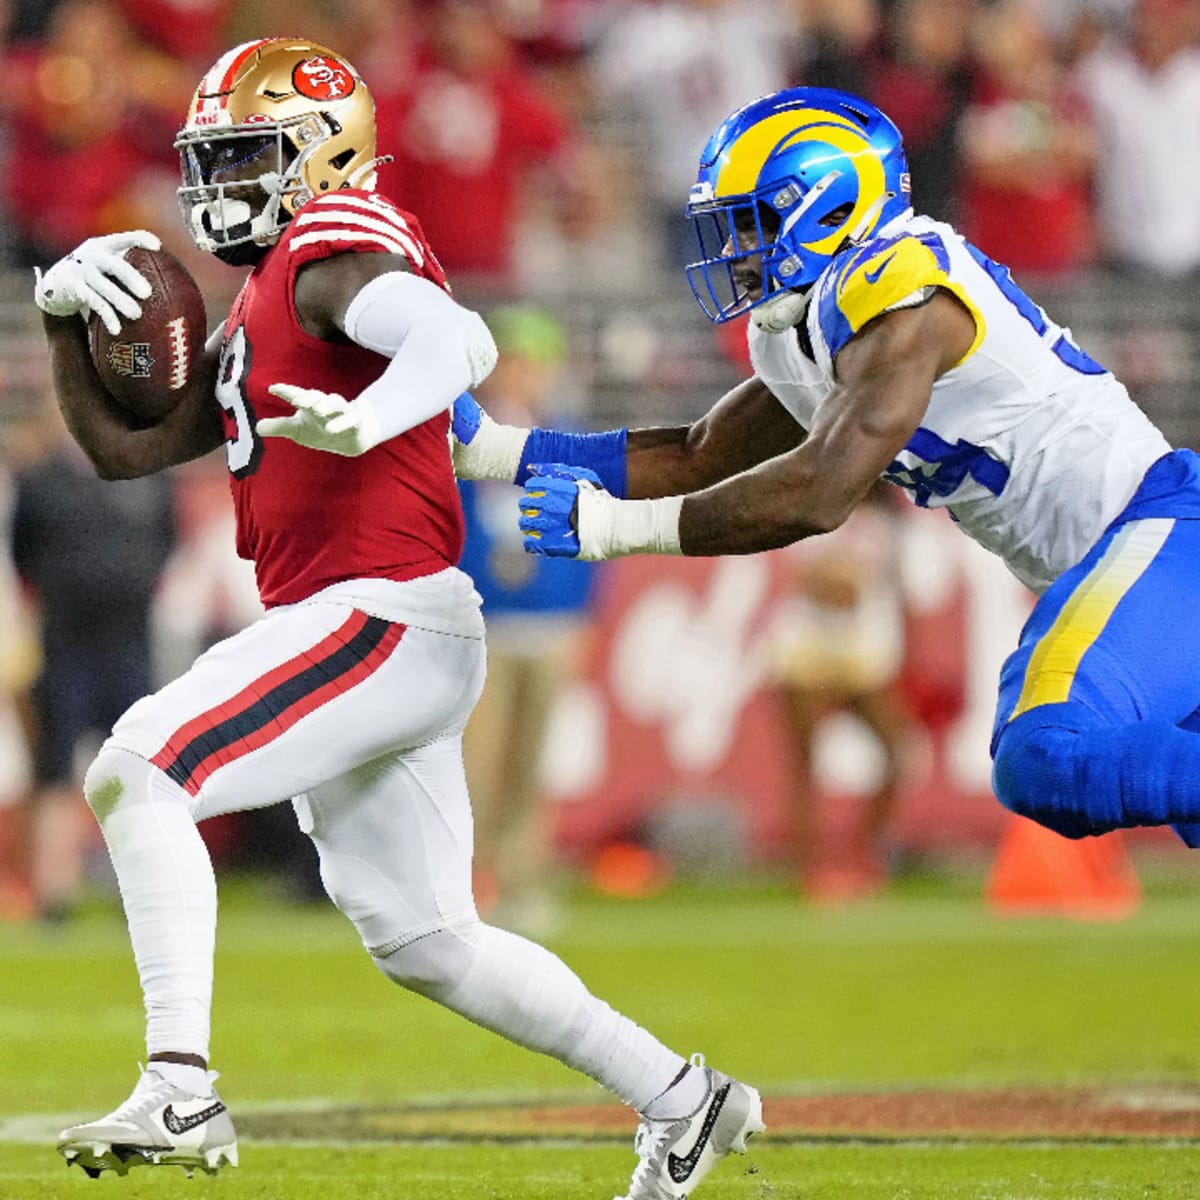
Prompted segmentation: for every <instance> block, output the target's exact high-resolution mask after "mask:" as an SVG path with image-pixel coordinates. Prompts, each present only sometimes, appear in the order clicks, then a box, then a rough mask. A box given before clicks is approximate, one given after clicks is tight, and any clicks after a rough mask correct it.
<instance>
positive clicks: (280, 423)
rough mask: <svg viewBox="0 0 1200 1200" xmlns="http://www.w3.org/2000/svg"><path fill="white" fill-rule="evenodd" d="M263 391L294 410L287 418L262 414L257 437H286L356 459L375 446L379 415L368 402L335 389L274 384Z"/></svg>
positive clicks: (309, 446)
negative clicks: (349, 398) (323, 389)
mask: <svg viewBox="0 0 1200 1200" xmlns="http://www.w3.org/2000/svg"><path fill="white" fill-rule="evenodd" d="M267 391H268V392H270V393H271V395H272V396H278V397H279V399H280V400H286V401H287V403H288V404H290V405H291V406H292V407H293V408H294V409H295V410H296V412H295V414H294V415H293V416H290V417H263V418H262V419H261V420H260V421H259V422H258V424H257V425H256V426H255V429H257V430H258V434H259V436H260V437H285V438H290V439H291V440H292V441H293V442H295V443H296V444H297V445H300V446H307V447H308V448H309V449H310V450H324V451H326V452H327V453H329V454H341V455H344V456H345V457H346V458H357V457H358V456H359V455H360V454H366V452H367V451H368V450H370V449H372V448H373V447H375V446H377V445H379V443H380V441H381V440H382V433H381V432H380V428H379V417H378V415H377V414H376V412H375V410H374V409H373V408H372V407H371V405H370V404H369V403H366V402H364V401H361V400H347V399H346V398H345V397H344V396H339V395H338V394H337V393H336V392H322V391H318V390H317V389H316V388H302V387H295V386H294V385H292V384H290V383H274V384H272V385H271V386H270V387H269V388H267Z"/></svg>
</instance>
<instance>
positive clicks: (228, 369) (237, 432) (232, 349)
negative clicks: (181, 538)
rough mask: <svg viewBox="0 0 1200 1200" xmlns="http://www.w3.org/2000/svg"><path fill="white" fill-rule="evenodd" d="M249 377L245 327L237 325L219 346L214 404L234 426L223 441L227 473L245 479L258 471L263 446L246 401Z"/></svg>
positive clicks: (248, 352) (248, 402) (251, 411)
mask: <svg viewBox="0 0 1200 1200" xmlns="http://www.w3.org/2000/svg"><path fill="white" fill-rule="evenodd" d="M249 374H250V343H249V342H248V341H247V340H246V329H245V326H243V325H239V326H238V327H237V329H236V330H235V331H234V334H233V337H231V338H227V339H226V340H225V344H224V345H223V346H222V347H221V365H220V368H219V370H218V371H217V403H218V404H220V406H221V407H222V408H223V409H224V410H225V412H226V414H227V415H228V417H229V419H230V420H231V421H232V422H233V424H234V434H233V436H232V437H230V438H227V439H226V441H225V456H226V458H227V459H228V461H229V473H230V474H231V475H232V476H233V477H234V478H235V479H244V478H245V477H246V476H247V475H253V474H254V472H255V471H257V470H258V464H259V460H260V459H261V458H262V452H263V443H262V438H260V437H259V436H258V434H257V432H256V431H255V429H254V426H255V423H256V421H257V418H256V417H255V415H254V410H253V409H252V408H251V407H250V401H249V400H247V399H246V385H245V380H246V377H247V376H248V375H249Z"/></svg>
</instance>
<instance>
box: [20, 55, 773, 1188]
mask: <svg viewBox="0 0 1200 1200" xmlns="http://www.w3.org/2000/svg"><path fill="white" fill-rule="evenodd" d="M177 146H178V148H179V150H180V153H181V156H182V162H183V176H184V181H183V186H182V187H181V189H180V200H181V204H182V208H183V215H184V220H185V222H186V224H187V227H188V229H189V230H190V232H191V234H192V237H193V238H194V240H195V242H196V244H197V245H198V246H200V247H202V248H203V249H205V250H208V251H211V252H212V253H214V254H216V255H218V256H219V257H221V258H222V259H224V260H225V261H227V262H230V263H233V264H244V265H251V264H252V265H253V270H252V271H251V273H250V275H249V277H248V278H247V280H246V283H245V286H244V287H243V289H242V291H241V294H240V295H239V296H238V298H237V300H236V302H235V303H234V306H233V309H232V311H231V313H230V314H229V317H228V319H227V320H226V322H225V325H224V327H223V329H222V330H221V331H220V333H219V334H218V335H216V336H214V338H212V339H211V340H210V343H209V347H208V350H207V352H206V359H205V369H204V370H203V371H200V372H197V373H196V377H195V382H194V385H193V386H192V387H191V388H190V389H189V392H188V394H187V395H186V396H185V397H184V399H183V400H182V402H181V403H180V404H179V405H178V406H177V407H176V408H175V409H173V410H172V411H171V412H170V413H169V414H167V415H166V416H165V417H163V418H161V419H160V420H159V421H158V422H157V423H155V424H153V425H149V426H146V425H144V424H139V423H137V422H133V421H131V420H129V419H127V418H125V417H123V416H122V413H121V411H120V409H119V408H117V407H116V406H115V404H114V403H113V402H112V400H111V398H110V397H108V396H107V393H105V391H104V389H103V386H102V385H101V383H100V379H99V376H98V375H97V373H96V370H95V368H94V366H93V365H92V361H91V359H90V357H89V354H88V347H87V338H86V329H85V324H84V322H83V321H81V320H79V319H78V316H79V315H80V314H86V313H87V312H89V311H94V312H96V313H97V314H98V315H99V316H100V317H101V319H102V320H104V321H105V324H106V325H108V326H109V327H110V328H113V329H118V330H119V327H120V320H121V317H123V316H124V317H134V316H137V315H138V312H139V307H138V304H137V299H138V298H139V297H141V298H144V297H145V296H146V295H147V294H148V287H147V285H146V283H145V280H144V279H143V278H142V277H141V276H140V275H138V274H137V273H136V272H135V271H133V270H132V268H131V267H130V266H129V264H128V263H126V262H125V261H124V260H123V258H122V252H123V251H124V250H126V249H128V247H130V246H131V245H141V246H146V247H149V248H154V247H155V246H156V245H157V239H156V238H155V237H154V236H153V235H152V234H148V233H145V232H141V231H139V232H134V233H131V234H117V235H112V236H110V237H106V238H99V239H93V240H91V241H89V242H86V243H84V244H83V245H82V246H80V247H79V248H78V249H77V250H76V251H75V252H73V254H71V255H69V256H68V257H67V258H65V259H63V260H62V261H60V262H59V263H57V264H55V265H54V266H53V267H52V268H51V269H50V270H49V271H48V272H47V273H46V274H45V276H39V278H38V281H37V285H36V292H35V298H36V300H37V303H38V304H39V306H40V307H41V308H42V309H43V310H44V312H45V313H46V317H45V327H46V333H47V337H48V339H49V345H50V358H51V364H52V369H53V375H54V381H55V387H56V390H57V394H58V398H59V402H60V404H61V406H62V409H63V412H64V413H65V415H66V418H67V421H68V424H69V425H70V427H71V429H72V431H73V433H74V435H75V437H76V439H77V440H78V441H79V443H80V444H81V445H82V446H83V448H84V449H85V450H86V451H87V453H88V454H89V456H90V457H91V459H92V461H93V463H94V464H95V465H96V468H97V470H98V471H99V472H100V473H101V474H102V475H104V476H106V477H110V478H125V477H132V476H140V475H145V474H149V473H151V472H154V471H158V470H161V469H163V468H164V467H168V466H170V465H172V464H175V463H181V462H185V461H187V460H189V459H192V458H196V457H198V456H199V455H202V454H205V453H207V452H209V451H211V450H214V449H216V448H217V447H218V446H221V445H224V446H225V450H226V454H227V456H228V463H229V473H230V483H231V488H232V492H233V500H234V506H235V510H236V515H237V537H238V550H239V552H240V553H241V554H242V555H243V556H246V557H248V558H252V559H253V560H254V563H255V566H256V570H257V575H258V583H259V588H260V592H261V595H262V599H263V601H264V603H265V604H266V606H267V608H268V612H267V615H266V616H265V617H264V618H263V619H261V620H260V621H258V622H256V623H255V624H254V625H252V626H251V627H249V628H248V629H246V630H245V631H243V632H242V633H240V634H238V635H236V636H234V637H232V638H230V639H228V640H227V641H224V642H221V643H219V644H218V645H216V646H214V647H213V648H212V649H211V650H209V651H207V652H206V653H205V654H203V655H202V656H201V657H200V658H199V659H198V660H197V661H196V663H195V664H194V665H193V667H192V668H191V669H190V670H189V671H188V672H187V673H186V674H184V675H183V676H182V677H181V678H179V679H177V680H175V681H174V682H173V683H170V684H168V685H167V686H166V687H164V688H163V689H162V690H161V691H159V692H158V693H157V694H155V695H153V696H150V697H148V698H146V699H144V700H142V701H140V702H139V703H137V704H136V705H134V707H133V708H132V709H130V710H129V712H128V713H127V714H126V715H125V716H124V717H122V718H121V720H120V721H118V723H117V725H116V727H115V728H114V730H113V732H112V735H111V737H110V738H109V739H108V740H107V741H106V742H105V744H104V746H103V747H102V748H101V750H100V753H99V755H98V756H97V758H96V760H95V762H94V763H93V764H92V766H91V769H90V770H89V772H88V774H87V778H86V781H85V790H86V793H87V797H88V801H89V803H90V804H91V806H92V808H93V810H94V812H95V813H96V816H97V818H98V820H99V823H100V826H101V828H102V829H103V832H104V836H105V839H106V841H107V844H108V848H109V852H110V855H111V857H112V860H113V864H114V866H115V868H116V872H117V877H118V880H119V882H120V887H121V895H122V899H123V902H124V905H125V912H126V917H127V919H128V923H129V929H130V935H131V939H132V943H133V950H134V956H135V959H136V961H137V966H138V971H139V974H140V978H141V983H142V989H143V992H144V996H145V1002H146V1013H147V1053H148V1063H147V1067H146V1069H145V1070H144V1071H143V1073H142V1075H141V1077H140V1079H139V1081H138V1084H137V1086H136V1088H135V1089H134V1091H133V1094H132V1095H131V1096H130V1097H129V1099H128V1100H127V1101H126V1102H125V1103H124V1104H122V1105H121V1106H120V1107H119V1108H117V1109H116V1110H115V1111H114V1112H112V1113H110V1114H109V1115H108V1116H106V1117H102V1118H101V1119H100V1120H97V1121H92V1122H88V1123H86V1124H82V1125H76V1126H73V1127H71V1128H70V1129H67V1130H65V1131H64V1132H63V1134H62V1136H61V1138H60V1140H59V1150H60V1151H61V1152H62V1154H63V1155H64V1156H65V1157H66V1159H67V1160H68V1162H78V1163H79V1164H80V1165H81V1166H82V1167H83V1168H84V1170H85V1171H87V1172H88V1173H89V1174H92V1175H96V1174H99V1173H100V1172H101V1171H103V1170H105V1169H111V1170H114V1171H116V1172H118V1173H120V1174H124V1173H125V1172H126V1171H127V1170H128V1169H129V1167H130V1166H131V1165H137V1164H141V1163H150V1164H158V1163H177V1164H179V1165H182V1166H183V1167H185V1168H186V1169H187V1170H188V1171H189V1172H190V1171H191V1170H193V1169H195V1168H197V1167H199V1168H200V1169H202V1170H205V1171H209V1172H213V1171H216V1170H217V1169H219V1168H220V1167H221V1166H222V1165H223V1164H225V1163H227V1162H228V1163H234V1162H236V1155H237V1151H236V1139H235V1135H234V1129H233V1125H232V1123H231V1121H230V1118H229V1115H228V1113H227V1112H226V1111H225V1107H224V1105H223V1103H222V1102H221V1100H220V1099H219V1097H218V1096H217V1093H216V1092H215V1091H214V1090H213V1085H212V1081H213V1079H214V1078H215V1075H214V1073H213V1072H210V1071H209V1069H208V1050H209V1025H210V1015H209V1014H210V1000H211V987H212V967H213V963H212V952H213V942H214V937H215V930H216V891H215V885H214V880H213V873H212V868H211V864H210V862H209V859H208V855H207V853H206V850H205V847H204V843H203V842H202V840H201V838H200V836H199V833H198V832H197V830H196V822H197V821H198V820H200V819H201V818H204V817H209V816H213V815H216V814H218V813H226V812H232V811H236V810H244V809H250V808H254V807H258V806H262V805H267V804H274V803H277V802H279V801H282V800H286V799H291V800H292V803H293V804H294V806H295V809H296V812H297V815H298V819H299V821H300V824H301V827H302V828H303V829H304V831H305V832H306V833H307V834H308V835H309V836H310V837H311V838H312V840H313V842H314V843H315V844H316V846H317V849H318V851H319V853H320V858H321V872H322V878H323V880H324V883H325V886H326V888H327V890H328V892H329V894H330V896H331V897H332V898H333V900H334V902H335V903H336V904H337V906H338V907H339V908H340V909H341V910H342V911H343V912H344V913H345V914H346V915H347V916H348V917H349V918H350V919H351V920H352V921H353V922H354V924H355V925H356V926H357V928H358V931H359V933H360V935H361V937H362V940H363V943H364V945H365V947H366V949H367V951H368V952H369V953H370V954H371V956H372V957H373V959H374V961H375V962H376V964H377V965H378V966H379V968H380V970H382V971H383V973H384V974H385V975H387V976H388V978H390V979H392V980H394V981H395V982H397V983H399V984H401V985H402V986H404V987H407V988H411V989H413V990H415V991H417V992H420V993H421V994H423V995H426V996H428V997H430V998H432V999H434V1000H436V1001H438V1002H439V1003H441V1004H444V1005H445V1006H447V1007H448V1008H451V1009H453V1010H454V1011H456V1012H458V1013H461V1014H462V1015H463V1016H465V1017H467V1018H468V1019H469V1020H471V1021H474V1022H476V1023H477V1024H480V1025H482V1026H484V1027H486V1028H488V1029H491V1030H494V1031H495V1032H497V1033H500V1034H502V1035H504V1036H506V1037H508V1038H509V1039H511V1040H512V1041H515V1042H517V1043H519V1044H520V1045H523V1046H527V1047H529V1048H531V1049H535V1050H540V1051H542V1052H544V1053H546V1054H550V1055H552V1056H554V1057H556V1058H558V1059H559V1060H561V1061H562V1062H564V1063H566V1064H568V1065H570V1066H572V1067H574V1068H576V1069H578V1070H580V1071H582V1072H584V1073H585V1074H587V1075H589V1076H590V1077H591V1078H593V1079H595V1080H597V1081H598V1082H600V1083H602V1084H603V1085H605V1086H606V1087H608V1088H609V1089H610V1090H612V1091H613V1092H614V1093H615V1094H616V1095H618V1096H620V1097H621V1099H623V1100H624V1101H625V1102H626V1103H628V1104H630V1105H631V1106H632V1107H633V1108H635V1109H637V1110H638V1111H639V1112H640V1113H641V1114H642V1118H643V1126H642V1128H643V1129H644V1130H646V1131H647V1133H646V1134H645V1135H644V1136H643V1137H642V1144H643V1148H642V1152H641V1153H640V1156H639V1162H638V1164H637V1167H636V1169H635V1171H634V1175H633V1179H632V1181H631V1184H630V1187H629V1196H630V1198H631V1200H663V1198H665V1197H677V1196H682V1195H685V1194H687V1193H688V1192H690V1191H691V1190H692V1188H693V1187H694V1186H695V1185H696V1183H697V1182H698V1181H699V1180H700V1178H702V1177H703V1175H704V1174H705V1173H706V1172H707V1171H708V1170H709V1168H710V1167H711V1166H712V1165H713V1163H714V1162H715V1161H716V1160H717V1159H719V1158H720V1157H721V1156H722V1155H723V1154H724V1153H726V1152H727V1151H729V1150H731V1149H733V1150H741V1149H744V1148H745V1140H746V1137H747V1135H749V1134H751V1133H754V1132H756V1131H758V1130H760V1129H761V1128H762V1120H761V1102H760V1100H759V1096H758V1093H757V1092H755V1091H754V1089H752V1088H750V1087H747V1086H746V1085H744V1084H741V1083H738V1082H737V1081H736V1080H732V1079H730V1078H729V1077H727V1076H724V1075H722V1074H720V1073H718V1072H716V1071H714V1070H712V1069H711V1068H708V1067H706V1066H704V1065H703V1062H702V1060H699V1059H698V1058H695V1059H693V1060H692V1061H691V1062H689V1061H688V1060H686V1059H684V1058H682V1057H681V1056H680V1055H678V1054H676V1053H674V1052H673V1051H672V1050H670V1049H668V1048H667V1047H666V1046H664V1045H663V1044H662V1043H661V1042H659V1041H658V1040H657V1039H656V1038H654V1037H653V1036H652V1035H651V1034H649V1033H648V1032H646V1031H645V1030H644V1029H642V1028H640V1027H639V1026H637V1025H636V1024H634V1023H633V1022H632V1021H630V1020H629V1019H628V1018H626V1017H624V1016H622V1015H621V1014H619V1013H617V1012H615V1011H614V1010H613V1009H612V1008H610V1007H609V1006H608V1005H607V1004H605V1003H604V1002H603V1001H601V1000H599V999H597V998H596V997H594V996H593V995H591V994H590V993H589V992H588V990H587V989H586V988H585V986H584V985H583V983H582V982H581V981H580V980H579V979H578V978H577V977H576V976H575V974H574V973H573V972H572V971H571V970H570V969H569V968H568V967H566V966H565V965H564V964H563V963H562V962H561V961H560V960H559V959H558V958H556V957H555V956H554V955H552V954H550V953H549V952H548V951H546V950H544V949H542V948H541V947H540V946H536V945H534V944H533V943H531V942H528V941H526V940H524V939H522V938H520V937H518V936H516V935H514V934H511V933H508V932H506V931H503V930H500V929H496V928H492V927H490V926H487V925H484V924H483V923H482V922H481V921H480V920H479V917H478V915H477V913H476V910H475V904H474V900H473V898H472V895H471V843H472V834H471V814H470V804H469V801H468V797H467V791H466V784H465V779H464V774H463V766H462V730H463V727H464V725H465V724H466V721H467V717H468V716H469V714H470V711H471V708H472V706H473V705H474V703H475V700H476V699H477V697H478V695H479V691H480V688H481V685H482V682H483V676H484V643H483V622H482V619H481V616H480V612H479V601H478V597H477V595H476V594H475V591H474V589H473V587H472V586H471V581H470V579H469V578H467V576H465V575H464V574H462V573H461V572H460V571H459V570H458V569H457V568H456V566H455V563H456V562H457V560H458V557H459V552H460V550H461V546H462V536H463V534H462V515H461V510H460V508H459V503H458V499H457V493H456V490H455V483H454V475H453V470H452V466H451V460H450V449H449V442H448V433H449V423H450V417H449V411H448V410H449V408H450V406H451V404H452V402H453V401H454V399H455V397H456V396H458V395H459V394H460V393H461V392H462V391H463V390H464V389H465V388H468V387H470V386H473V385H474V384H476V383H477V382H478V381H479V380H480V379H482V378H483V377H484V376H485V375H486V374H487V373H488V371H489V370H490V369H491V366H492V365H493V363H494V354H495V350H494V345H493V343H492V341H491V338H490V335H489V334H488V333H487V330H486V327H485V326H484V324H483V322H482V321H481V320H480V319H479V317H478V316H477V315H476V314H474V313H472V312H469V311H468V310H466V309H464V308H462V307H461V306H460V305H458V304H457V303H456V302H455V301H454V300H453V298H452V297H451V296H450V294H449V289H448V288H447V287H446V283H445V279H444V277H443V275H442V271H441V269H440V267H439V266H438V263H437V260H436V259H435V258H434V255H433V253H432V251H431V250H430V248H429V247H428V246H427V245H426V243H425V240H424V238H423V236H422V233H421V229H420V226H419V225H418V224H417V222H416V220H415V219H414V218H413V217H412V216H410V215H409V214H407V213H404V212H402V211H401V210H400V209H398V208H397V207H396V206H395V205H393V204H392V203H391V202H390V201H388V200H387V199H386V198H385V197H383V196H381V195H379V194H378V193H377V192H376V191H375V190H374V182H375V179H374V171H375V165H376V163H377V162H378V159H377V158H376V149H375V125H374V111H373V104H372V101H371V97H370V93H369V92H368V90H367V88H366V86H365V84H364V83H363V81H362V80H361V79H360V78H359V77H358V75H357V74H356V73H355V71H354V70H353V69H352V68H351V67H350V65H349V64H348V63H346V62H345V61H344V60H343V59H341V58H339V57H338V55H336V54H335V53H334V52H333V51H331V50H328V49H326V48H324V47H322V46H317V45H313V44H311V43H304V42H299V41H295V40H291V39H267V40H261V41H256V42H251V43H247V44H246V45H243V46H239V47H237V48H236V49H234V50H231V51H229V52H228V53H227V54H225V55H224V56H223V57H222V58H221V59H220V60H219V61H218V62H217V63H216V65H215V66H214V67H213V68H212V70H211V71H210V72H209V73H208V74H207V75H206V76H205V78H204V80H203V81H202V82H201V84H200V88H199V90H198V91H197V93H196V96H195V99H194V100H193V103H192V106H191V109H190V111H189V113H188V117H187V121H186V123H185V125H184V128H183V130H182V132H181V133H180V135H179V138H178V140H177ZM346 396H349V397H352V399H350V400H349V401H347V400H346V399H344V397H346ZM675 1150H678V1151H679V1152H678V1153H675V1152H674V1151H675ZM668 1151H670V1152H668Z"/></svg>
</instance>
